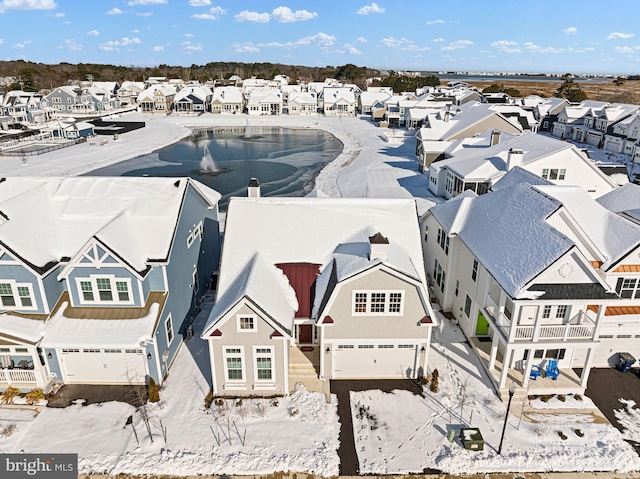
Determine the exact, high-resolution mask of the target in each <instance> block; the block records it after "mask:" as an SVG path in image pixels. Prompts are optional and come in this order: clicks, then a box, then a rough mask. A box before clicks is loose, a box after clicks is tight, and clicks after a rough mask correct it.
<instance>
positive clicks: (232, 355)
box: [226, 348, 242, 380]
mask: <svg viewBox="0 0 640 479" xmlns="http://www.w3.org/2000/svg"><path fill="white" fill-rule="evenodd" d="M226 353H227V379H231V380H234V379H235V380H242V352H241V351H240V349H235V348H229V349H227V350H226Z"/></svg>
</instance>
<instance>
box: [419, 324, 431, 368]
mask: <svg viewBox="0 0 640 479" xmlns="http://www.w3.org/2000/svg"><path fill="white" fill-rule="evenodd" d="M432 329H433V328H432V327H428V332H427V344H425V345H424V347H425V351H424V354H423V355H422V364H421V366H422V371H423V374H426V373H427V365H428V364H429V352H430V351H431V332H432V331H431V330H432Z"/></svg>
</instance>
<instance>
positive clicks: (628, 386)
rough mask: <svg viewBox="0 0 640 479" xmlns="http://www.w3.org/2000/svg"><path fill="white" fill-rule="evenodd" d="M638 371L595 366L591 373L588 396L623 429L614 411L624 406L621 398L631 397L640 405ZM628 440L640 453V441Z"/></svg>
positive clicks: (616, 425) (639, 453)
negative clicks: (622, 370)
mask: <svg viewBox="0 0 640 479" xmlns="http://www.w3.org/2000/svg"><path fill="white" fill-rule="evenodd" d="M637 372H638V369H637V368H632V369H631V371H630V372H628V373H621V372H620V371H618V370H617V369H614V368H597V369H595V368H594V369H592V370H591V373H589V382H588V384H587V390H586V396H587V397H589V398H590V399H591V400H592V401H593V402H594V403H595V405H596V406H598V409H600V411H602V414H604V416H605V417H606V418H607V419H608V420H609V422H610V423H611V424H613V425H614V426H615V427H616V428H618V429H619V430H621V431H622V430H623V427H622V426H621V425H620V423H619V422H618V420H617V418H616V415H615V413H614V411H616V410H619V409H622V408H623V407H624V406H623V404H622V403H621V402H620V399H627V400H628V399H631V400H633V401H635V402H636V405H638V406H640V376H638V374H637ZM628 442H629V443H630V444H631V445H632V446H633V447H634V448H635V450H636V452H637V453H638V455H640V442H634V441H628Z"/></svg>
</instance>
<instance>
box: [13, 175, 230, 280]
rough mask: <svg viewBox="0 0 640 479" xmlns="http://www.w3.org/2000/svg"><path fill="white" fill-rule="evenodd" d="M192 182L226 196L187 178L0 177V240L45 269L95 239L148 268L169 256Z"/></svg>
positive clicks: (212, 199) (210, 194)
mask: <svg viewBox="0 0 640 479" xmlns="http://www.w3.org/2000/svg"><path fill="white" fill-rule="evenodd" d="M187 188H194V189H195V190H196V191H197V192H199V194H200V195H201V196H202V197H203V198H204V199H205V200H206V201H207V202H209V204H210V205H215V204H216V202H217V201H218V200H219V199H220V195H219V194H218V193H217V192H216V191H214V190H212V189H210V188H208V187H206V186H205V185H202V184H200V183H198V182H197V181H194V180H192V179H188V178H179V179H177V178H133V177H114V178H111V177H88V176H80V177H68V178H35V177H9V178H6V179H3V181H1V182H0V212H1V213H2V215H3V219H2V221H1V222H0V243H2V244H3V245H6V246H7V247H8V248H9V249H10V250H11V251H13V252H14V254H17V255H18V256H20V257H21V258H22V259H23V260H24V261H26V262H27V263H29V264H31V265H32V266H33V267H34V268H35V269H40V270H43V271H44V270H46V269H48V268H49V267H50V266H51V265H54V264H57V263H58V262H60V261H61V259H62V258H65V257H66V258H72V257H74V256H76V255H77V254H78V253H79V252H80V250H81V248H83V247H84V246H85V245H86V244H87V242H88V241H90V240H91V239H92V238H96V239H97V240H98V241H100V242H102V243H104V244H105V245H107V246H108V247H109V248H111V249H112V250H113V251H115V252H116V253H117V254H118V255H119V256H120V257H121V258H122V259H123V260H124V261H126V262H127V263H128V264H130V265H131V266H132V267H133V268H134V269H135V270H136V271H143V270H144V269H145V268H146V263H147V261H148V260H149V259H156V260H157V259H164V258H167V257H168V254H169V249H170V246H171V244H172V240H173V235H174V230H175V226H176V224H177V221H178V216H179V214H180V209H181V208H182V201H183V197H184V195H185V193H186V191H187ZM4 218H6V219H4Z"/></svg>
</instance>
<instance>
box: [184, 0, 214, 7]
mask: <svg viewBox="0 0 640 479" xmlns="http://www.w3.org/2000/svg"><path fill="white" fill-rule="evenodd" d="M189 5H191V6H192V7H208V6H209V5H211V0H189Z"/></svg>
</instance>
